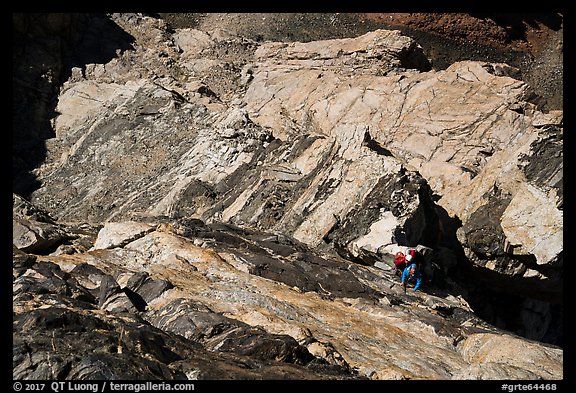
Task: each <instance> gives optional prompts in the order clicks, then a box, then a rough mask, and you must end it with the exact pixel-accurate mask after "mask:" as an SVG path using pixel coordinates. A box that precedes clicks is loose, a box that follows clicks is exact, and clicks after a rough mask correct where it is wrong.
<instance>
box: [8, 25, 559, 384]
mask: <svg viewBox="0 0 576 393" xmlns="http://www.w3.org/2000/svg"><path fill="white" fill-rule="evenodd" d="M70 18H71V19H70V20H69V21H68V23H69V25H66V26H75V25H76V23H78V20H89V21H92V22H91V23H86V24H84V25H82V27H81V28H80V27H78V28H72V27H70V30H72V31H74V34H72V35H66V38H65V39H64V41H66V40H69V39H71V37H76V36H78V35H80V36H83V37H84V38H83V39H80V38H77V40H78V42H80V48H82V45H83V44H86V42H88V43H90V42H92V40H93V39H96V38H95V37H96V36H101V37H103V38H102V40H101V41H100V40H99V41H98V42H102V43H103V44H102V46H101V47H105V48H108V49H107V50H106V53H108V54H109V55H110V57H109V58H105V59H101V60H100V61H88V60H85V61H84V62H81V61H79V60H78V59H84V57H82V56H79V55H78V54H77V53H75V52H74V51H73V50H72V48H70V49H69V50H66V51H63V54H62V57H56V59H55V60H54V64H57V66H52V65H51V64H48V65H47V67H48V70H50V71H51V72H54V73H57V74H58V75H59V78H60V80H61V81H62V83H61V84H58V83H55V84H52V85H50V89H56V88H57V87H58V88H59V89H58V91H57V96H56V97H55V100H56V103H55V105H54V111H55V113H57V115H56V116H52V115H50V113H49V111H46V110H43V111H42V113H41V114H40V115H39V116H38V119H40V120H38V121H41V122H46V121H47V120H50V127H51V130H52V132H53V137H51V138H49V139H46V141H45V144H41V145H42V149H41V150H42V151H41V152H40V153H38V154H39V155H36V156H33V157H34V159H31V160H29V161H28V164H26V165H24V164H22V162H23V161H24V160H23V159H22V158H21V157H22V153H21V152H22V151H24V152H27V151H30V150H26V149H25V148H24V147H22V146H21V145H17V146H16V147H17V149H15V153H14V154H15V158H17V159H16V160H15V161H16V167H17V169H20V171H21V172H20V176H17V178H16V179H15V183H14V184H15V190H17V191H19V192H18V194H21V195H22V196H24V198H22V197H21V196H19V195H16V194H15V195H14V203H13V206H14V209H13V210H14V214H13V228H14V230H13V234H14V246H15V248H14V263H13V266H14V269H13V272H14V273H13V277H14V305H15V306H14V307H15V314H14V339H15V342H14V346H13V352H14V362H13V374H14V377H15V378H42V379H56V378H58V379H60V378H94V377H96V378H129V379H132V378H142V379H148V378H154V379H156V378H160V379H172V378H188V379H260V378H264V379H278V378H296V379H348V378H354V379H356V378H360V379H368V378H371V379H540V378H544V379H561V378H562V365H563V360H562V359H563V351H562V349H561V348H560V347H561V345H562V341H563V332H562V328H561V323H562V312H563V311H562V310H563V308H562V293H563V288H562V263H563V259H562V255H563V243H562V225H563V224H562V223H563V221H562V219H563V215H562V206H563V199H562V196H563V194H562V167H563V156H562V154H563V153H562V140H563V120H562V111H561V110H548V111H543V109H542V107H541V106H539V105H538V103H539V100H538V95H537V94H536V93H535V92H534V91H533V89H532V88H531V87H530V85H528V84H527V83H525V82H523V81H522V80H521V78H520V75H519V72H518V70H517V69H516V68H514V67H511V66H510V65H508V64H505V63H494V62H489V61H459V62H455V63H454V64H452V65H451V66H449V67H448V68H446V69H443V70H434V69H432V68H431V65H430V61H429V59H428V58H427V57H426V53H425V52H424V50H423V48H422V47H421V46H420V45H419V44H418V42H417V41H415V40H414V39H412V38H410V37H408V36H405V35H403V34H401V33H400V32H399V31H397V30H382V29H378V30H374V31H370V32H367V33H366V34H362V35H359V36H356V37H349V38H338V39H329V40H318V41H309V42H271V41H255V40H252V39H249V38H245V37H242V36H238V35H234V34H231V33H230V32H228V31H226V30H218V29H215V30H212V31H201V30H196V29H192V28H183V29H170V28H168V27H167V26H166V24H165V23H164V22H163V21H162V20H160V19H156V18H152V17H147V16H143V15H132V14H113V15H107V16H94V15H91V16H78V17H77V18H85V19H76V18H75V17H70ZM24 21H26V17H22V19H19V18H16V19H15V28H17V31H20V30H26V27H25V26H27V25H26V24H25V23H24ZM16 22H19V23H18V24H17V23H16ZM23 26H24V27H23ZM112 26H113V27H112ZM83 29H84V30H83ZM42 31H43V34H44V30H42ZM102 32H109V33H108V34H98V33H102ZM29 36H30V34H29ZM32 37H34V35H33V34H32ZM50 37H52V35H50ZM22 39H24V38H22ZM29 39H30V38H29ZM39 39H40V38H38V37H37V36H36V37H35V38H32V40H39ZM47 39H48V38H47ZM50 39H54V38H50ZM58 39H59V40H62V38H58ZM66 42H68V41H66ZM104 44H105V45H104ZM27 48H32V49H26V50H29V51H34V50H36V49H34V47H33V46H32V47H30V46H29V47H27ZM26 50H24V52H26ZM82 50H83V49H78V51H79V53H83V52H82ZM112 53H113V54H114V55H112ZM29 55H31V54H29ZM70 58H72V59H76V60H77V61H78V64H76V65H74V64H73V65H72V67H71V68H70V72H69V73H66V72H62V71H60V72H58V70H60V69H61V68H63V65H64V64H70V63H69V62H68V60H67V59H70ZM18 59H19V60H20V61H21V62H22V64H23V63H24V62H25V59H26V56H22V57H19V58H18ZM18 70H20V72H21V73H22V75H23V76H22V78H24V77H31V75H32V74H33V73H30V71H26V68H25V67H24V65H22V66H21V68H18ZM48 70H46V69H45V70H44V71H42V72H41V71H38V75H44V74H46V73H47V72H48ZM16 97H24V98H25V99H26V100H30V101H32V102H35V101H36V100H38V97H36V96H35V93H34V92H30V91H23V93H22V95H16ZM24 98H21V99H19V100H20V101H24V100H25V99H24ZM19 100H17V102H20V101H19ZM40 101H41V102H44V103H45V102H46V101H45V100H44V101H42V100H40ZM39 108H40V109H41V108H42V107H41V106H40V107H39ZM15 116H16V117H19V116H20V118H21V119H22V121H24V120H26V121H29V124H32V126H31V128H33V129H35V128H34V127H35V124H36V123H35V122H34V121H35V120H33V119H29V118H28V117H26V116H21V114H20V115H18V114H15ZM21 128H22V129H24V128H26V127H21ZM19 129H20V128H18V127H17V128H16V130H15V132H18V131H19ZM37 140H38V141H41V140H42V138H41V137H39V138H37ZM39 159H42V162H41V163H37V164H36V161H37V160H39ZM31 163H34V164H33V165H32V164H31ZM30 167H33V169H31V170H30V171H28V169H29V168H30ZM31 175H33V178H32V180H31ZM34 182H36V183H34ZM410 247H412V248H415V247H418V248H419V249H420V250H422V252H423V253H424V255H425V257H426V264H425V268H424V273H425V282H424V285H423V287H422V289H423V290H422V291H420V292H416V293H409V294H404V292H403V291H402V290H401V289H400V285H398V281H399V279H398V277H396V276H395V275H394V273H393V272H392V266H393V263H392V260H393V255H394V254H395V252H396V251H398V250H406V249H407V248H410ZM39 332H40V333H39ZM69 342H73V343H75V344H74V345H68V344H67V343H69ZM549 344H554V345H549ZM78 347H82V348H86V349H83V350H82V351H81V353H79V352H78ZM30 348H32V349H30ZM414 353H420V354H421V353H426V356H414ZM47 358H51V359H57V360H56V361H53V362H51V363H49V364H48V365H47V364H46V362H45V359H47Z"/></svg>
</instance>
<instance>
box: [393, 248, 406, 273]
mask: <svg viewBox="0 0 576 393" xmlns="http://www.w3.org/2000/svg"><path fill="white" fill-rule="evenodd" d="M394 266H396V269H397V270H400V271H402V270H404V268H405V267H406V255H404V253H403V252H402V251H398V252H397V253H396V255H395V257H394Z"/></svg>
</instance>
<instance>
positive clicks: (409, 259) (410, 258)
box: [406, 254, 412, 262]
mask: <svg viewBox="0 0 576 393" xmlns="http://www.w3.org/2000/svg"><path fill="white" fill-rule="evenodd" d="M411 260H412V255H410V254H408V255H406V261H408V262H410V261H411Z"/></svg>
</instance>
